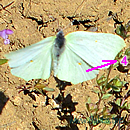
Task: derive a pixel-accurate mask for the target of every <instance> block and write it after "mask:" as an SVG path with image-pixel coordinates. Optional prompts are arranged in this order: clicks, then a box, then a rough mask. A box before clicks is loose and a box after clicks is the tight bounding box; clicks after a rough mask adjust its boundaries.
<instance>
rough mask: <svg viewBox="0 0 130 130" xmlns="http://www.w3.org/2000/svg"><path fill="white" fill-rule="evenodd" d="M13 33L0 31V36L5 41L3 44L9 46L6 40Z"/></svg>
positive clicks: (5, 30)
mask: <svg viewBox="0 0 130 130" xmlns="http://www.w3.org/2000/svg"><path fill="white" fill-rule="evenodd" d="M12 33H13V31H12V30H10V29H4V30H2V31H0V36H1V37H2V38H3V39H5V40H4V44H9V43H10V40H9V39H8V35H10V34H12Z"/></svg>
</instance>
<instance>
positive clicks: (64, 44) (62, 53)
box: [5, 30, 125, 84]
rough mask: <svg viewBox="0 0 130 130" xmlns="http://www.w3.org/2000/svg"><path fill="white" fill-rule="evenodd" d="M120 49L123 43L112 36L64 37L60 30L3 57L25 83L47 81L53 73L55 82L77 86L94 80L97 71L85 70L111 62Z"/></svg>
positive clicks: (83, 33)
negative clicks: (64, 82) (34, 80)
mask: <svg viewBox="0 0 130 130" xmlns="http://www.w3.org/2000/svg"><path fill="white" fill-rule="evenodd" d="M123 47H125V42H124V40H123V39H122V38H121V37H119V36H117V35H114V34H108V33H94V32H86V31H77V32H72V33H69V34H67V35H66V36H65V37H64V34H63V31H62V30H61V31H59V32H58V33H57V35H56V36H52V37H48V38H45V39H44V40H42V41H40V42H38V43H36V44H32V45H31V46H28V47H26V48H23V49H20V50H17V51H14V52H11V53H9V54H6V55H5V57H6V58H7V59H9V65H10V67H11V72H12V74H13V75H15V76H18V77H21V78H23V79H25V80H26V81H28V80H31V79H48V78H49V77H50V74H51V71H52V70H53V71H54V76H55V77H57V78H58V79H60V80H62V81H67V82H71V83H73V84H77V83H81V82H83V81H87V80H90V79H93V78H95V77H96V74H98V70H93V71H89V72H86V70H88V69H90V68H92V67H95V66H100V65H102V64H103V63H102V60H114V58H115V56H116V55H117V54H118V52H119V51H120V50H121V49H122V48H123ZM106 68H108V66H107V67H106Z"/></svg>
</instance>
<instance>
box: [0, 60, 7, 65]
mask: <svg viewBox="0 0 130 130" xmlns="http://www.w3.org/2000/svg"><path fill="white" fill-rule="evenodd" d="M7 61H8V60H7V59H0V65H2V64H4V63H6V62H7Z"/></svg>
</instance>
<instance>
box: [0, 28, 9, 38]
mask: <svg viewBox="0 0 130 130" xmlns="http://www.w3.org/2000/svg"><path fill="white" fill-rule="evenodd" d="M0 36H1V37H2V38H4V39H6V38H8V35H6V30H2V31H0Z"/></svg>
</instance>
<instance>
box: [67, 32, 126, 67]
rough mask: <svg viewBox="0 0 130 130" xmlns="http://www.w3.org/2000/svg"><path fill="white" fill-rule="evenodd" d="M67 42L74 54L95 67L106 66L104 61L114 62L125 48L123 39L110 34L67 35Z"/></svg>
mask: <svg viewBox="0 0 130 130" xmlns="http://www.w3.org/2000/svg"><path fill="white" fill-rule="evenodd" d="M66 42H67V44H66V45H67V46H68V47H69V48H71V50H72V51H73V52H75V53H76V54H77V55H78V56H80V57H81V58H82V59H83V60H85V61H86V62H87V63H88V64H89V65H91V66H93V67H96V66H100V65H102V64H104V63H103V62H102V60H114V58H115V57H116V55H117V54H118V53H119V52H120V51H121V49H122V48H123V47H125V42H124V40H123V39H122V38H121V37H119V36H117V35H114V34H109V33H93V32H85V31H77V32H73V33H70V34H68V35H66ZM108 67H109V66H106V67H105V68H108Z"/></svg>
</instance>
